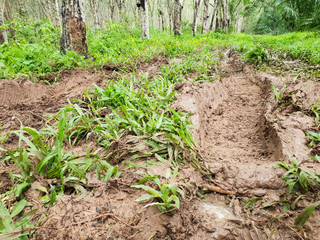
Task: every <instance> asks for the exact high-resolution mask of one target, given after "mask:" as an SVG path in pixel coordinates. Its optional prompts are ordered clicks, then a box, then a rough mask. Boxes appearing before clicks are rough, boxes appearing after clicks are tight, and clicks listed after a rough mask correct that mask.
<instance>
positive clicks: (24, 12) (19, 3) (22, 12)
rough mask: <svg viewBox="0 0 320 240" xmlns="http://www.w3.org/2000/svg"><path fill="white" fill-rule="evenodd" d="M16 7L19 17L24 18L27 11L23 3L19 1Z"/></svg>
mask: <svg viewBox="0 0 320 240" xmlns="http://www.w3.org/2000/svg"><path fill="white" fill-rule="evenodd" d="M18 5H19V14H20V16H21V17H24V18H25V17H26V16H27V10H26V9H25V8H24V6H23V3H22V2H21V0H19V1H18Z"/></svg>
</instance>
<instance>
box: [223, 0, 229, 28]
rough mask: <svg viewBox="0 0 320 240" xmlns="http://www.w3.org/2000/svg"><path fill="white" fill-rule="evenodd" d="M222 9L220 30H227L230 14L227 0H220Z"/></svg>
mask: <svg viewBox="0 0 320 240" xmlns="http://www.w3.org/2000/svg"><path fill="white" fill-rule="evenodd" d="M222 9H223V21H222V30H224V31H228V29H229V25H230V14H229V2H228V0H222Z"/></svg>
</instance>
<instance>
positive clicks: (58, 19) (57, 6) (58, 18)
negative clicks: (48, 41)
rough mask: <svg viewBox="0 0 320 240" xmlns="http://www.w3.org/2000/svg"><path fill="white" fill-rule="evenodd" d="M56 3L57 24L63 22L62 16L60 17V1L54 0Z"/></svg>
mask: <svg viewBox="0 0 320 240" xmlns="http://www.w3.org/2000/svg"><path fill="white" fill-rule="evenodd" d="M54 5H55V12H56V17H55V18H56V22H57V24H60V23H61V18H60V11H59V3H58V0H55V1H54Z"/></svg>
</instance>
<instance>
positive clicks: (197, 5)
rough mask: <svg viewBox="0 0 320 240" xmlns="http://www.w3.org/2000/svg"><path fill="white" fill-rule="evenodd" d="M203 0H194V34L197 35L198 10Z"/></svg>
mask: <svg viewBox="0 0 320 240" xmlns="http://www.w3.org/2000/svg"><path fill="white" fill-rule="evenodd" d="M200 2H201V0H194V11H193V23H192V35H193V36H196V33H197V25H198V10H199V5H200Z"/></svg>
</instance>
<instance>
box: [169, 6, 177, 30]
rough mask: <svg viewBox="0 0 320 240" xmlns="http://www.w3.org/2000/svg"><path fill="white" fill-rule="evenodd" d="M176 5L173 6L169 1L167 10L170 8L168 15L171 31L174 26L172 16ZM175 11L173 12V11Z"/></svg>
mask: <svg viewBox="0 0 320 240" xmlns="http://www.w3.org/2000/svg"><path fill="white" fill-rule="evenodd" d="M174 5H175V4H173V5H172V4H171V0H167V8H168V15H169V29H170V30H172V29H173V26H172V15H173V13H172V12H173V11H174ZM172 10H173V11H172Z"/></svg>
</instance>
